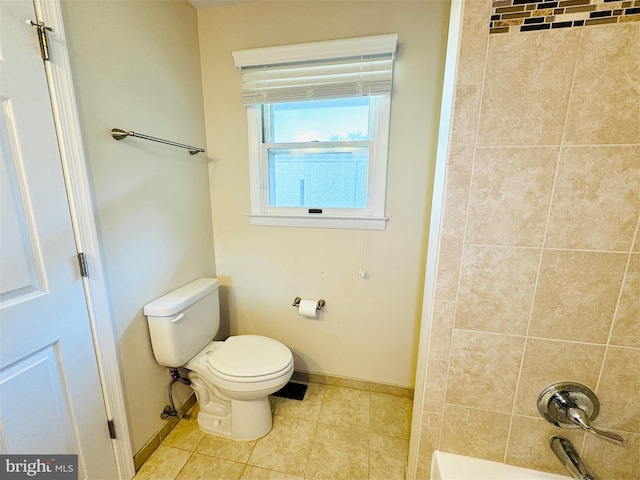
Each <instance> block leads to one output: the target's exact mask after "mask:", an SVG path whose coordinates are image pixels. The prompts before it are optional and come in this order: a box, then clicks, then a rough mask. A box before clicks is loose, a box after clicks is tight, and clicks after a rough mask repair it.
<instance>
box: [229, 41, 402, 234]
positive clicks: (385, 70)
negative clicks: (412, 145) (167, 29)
mask: <svg viewBox="0 0 640 480" xmlns="http://www.w3.org/2000/svg"><path fill="white" fill-rule="evenodd" d="M396 40H397V36H396V35H395V34H394V35H382V36H376V37H361V38H359V39H348V40H335V41H330V42H318V43H314V44H303V45H290V46H285V47H268V48H265V49H255V50H245V51H241V52H234V59H235V61H236V65H237V66H238V67H240V68H241V70H242V73H243V101H244V103H245V104H246V106H247V119H248V130H249V157H250V158H249V161H250V173H251V213H250V217H251V223H252V224H254V225H282V226H311V227H327V228H357V229H362V228H368V229H378V230H382V229H384V228H385V224H386V217H385V212H384V204H385V191H386V170H387V145H388V136H389V112H390V93H391V72H392V66H393V52H394V51H395V45H396ZM381 49H382V50H387V51H386V52H382V53H381V52H380V51H379V50H381ZM345 52H347V53H345ZM367 52H368V53H367ZM335 55H348V57H339V58H333V56H335ZM283 58H285V59H286V61H285V62H284V63H283Z"/></svg>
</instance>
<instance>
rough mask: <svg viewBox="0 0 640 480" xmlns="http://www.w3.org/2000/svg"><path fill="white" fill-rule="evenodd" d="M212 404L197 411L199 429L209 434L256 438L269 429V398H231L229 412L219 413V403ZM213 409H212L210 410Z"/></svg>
mask: <svg viewBox="0 0 640 480" xmlns="http://www.w3.org/2000/svg"><path fill="white" fill-rule="evenodd" d="M211 406H212V405H209V406H207V407H205V409H202V406H201V407H200V412H199V413H198V426H199V427H200V430H202V431H203V432H205V433H209V434H211V435H218V436H221V437H226V438H230V439H232V440H257V439H258V438H260V437H264V436H265V435H266V434H267V433H269V432H270V431H271V427H272V426H273V417H272V415H271V406H270V405H269V398H268V397H264V398H259V399H257V400H231V412H230V413H229V414H228V415H224V416H220V415H219V412H220V410H219V408H217V407H219V405H214V407H215V408H213V409H212V408H210V407H211ZM212 410H213V411H212Z"/></svg>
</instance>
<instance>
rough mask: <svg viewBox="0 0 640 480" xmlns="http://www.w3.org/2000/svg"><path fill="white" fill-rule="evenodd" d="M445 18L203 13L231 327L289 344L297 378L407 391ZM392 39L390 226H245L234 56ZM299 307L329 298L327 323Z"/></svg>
mask: <svg viewBox="0 0 640 480" xmlns="http://www.w3.org/2000/svg"><path fill="white" fill-rule="evenodd" d="M447 19H448V2H447V1H444V0H443V1H370V2H367V1H362V2H345V1H333V2H332V1H308V2H291V1H284V2H280V1H273V2H271V1H270V2H255V3H248V4H241V5H232V6H224V7H216V8H211V9H206V10H200V11H198V25H199V32H200V50H201V60H202V71H203V85H204V99H205V116H206V129H207V144H208V148H209V151H210V153H211V155H212V156H213V157H214V162H213V164H212V166H211V197H212V205H213V223H214V232H215V239H216V262H217V270H218V275H219V278H220V281H221V284H222V285H223V289H222V292H223V299H222V310H223V317H224V318H223V320H224V321H225V322H229V323H230V327H231V331H232V333H242V334H246V333H257V334H264V335H269V336H271V337H273V338H276V339H278V340H280V341H282V342H283V343H285V344H286V345H288V346H289V347H290V348H291V349H292V351H293V352H294V355H295V362H296V369H297V370H302V371H308V372H315V373H323V374H329V375H336V376H343V377H349V378H355V379H360V380H367V381H374V382H379V383H386V384H392V385H399V386H405V387H406V386H410V387H412V386H413V382H414V375H415V362H416V346H417V345H416V344H417V332H418V328H419V316H420V311H421V296H422V280H423V277H424V260H425V259H424V255H425V251H426V232H427V228H428V225H427V222H428V212H429V208H430V201H431V200H430V199H431V185H432V171H433V166H434V156H435V145H436V134H437V119H438V112H439V104H440V96H441V88H442V74H443V61H444V49H445V42H446V30H447V27H446V25H447ZM393 32H395V33H397V34H398V36H399V40H398V42H399V47H398V55H397V59H396V62H395V72H394V93H393V100H392V113H391V135H390V152H389V167H388V183H387V185H388V187H387V189H388V190H387V215H388V217H389V222H388V225H387V229H386V230H385V231H366V232H361V231H359V230H333V229H317V228H276V227H260V226H251V225H250V224H249V218H248V216H247V214H248V213H249V211H250V208H249V205H250V203H249V163H248V158H247V131H246V113H245V108H244V107H243V106H242V104H241V100H240V98H241V97H240V92H241V74H240V72H239V71H238V70H237V69H236V68H235V67H234V64H233V58H232V56H231V52H232V51H233V50H240V49H246V48H254V47H263V46H271V45H280V44H288V43H302V42H310V41H320V40H328V39H336V38H345V37H354V36H364V35H375V34H383V33H393ZM359 268H363V269H364V270H366V272H367V274H368V278H366V279H362V278H360V276H359V275H358V269H359ZM296 296H300V297H303V298H323V299H324V300H325V301H326V307H325V311H324V313H322V315H321V318H320V320H318V321H314V320H308V319H303V318H302V317H299V316H298V315H297V311H296V309H294V308H293V307H292V306H291V303H292V302H293V299H294V298H295V297H296Z"/></svg>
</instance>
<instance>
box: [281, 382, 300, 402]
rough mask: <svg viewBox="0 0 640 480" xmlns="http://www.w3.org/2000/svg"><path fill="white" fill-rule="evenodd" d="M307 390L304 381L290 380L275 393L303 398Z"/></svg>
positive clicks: (295, 398)
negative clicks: (295, 381)
mask: <svg viewBox="0 0 640 480" xmlns="http://www.w3.org/2000/svg"><path fill="white" fill-rule="evenodd" d="M306 392H307V386H306V385H304V384H302V383H294V382H289V383H287V384H286V385H285V386H284V387H282V388H281V389H280V390H278V391H277V392H276V393H274V394H273V395H274V396H276V397H282V398H290V399H292V400H302V399H303V398H304V394H305V393H306Z"/></svg>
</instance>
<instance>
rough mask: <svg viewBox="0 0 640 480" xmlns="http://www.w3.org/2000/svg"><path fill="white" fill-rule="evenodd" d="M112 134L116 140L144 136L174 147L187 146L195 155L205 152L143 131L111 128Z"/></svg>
mask: <svg viewBox="0 0 640 480" xmlns="http://www.w3.org/2000/svg"><path fill="white" fill-rule="evenodd" d="M111 136H112V137H113V138H114V139H116V140H122V139H123V138H127V137H129V136H131V137H138V138H142V139H144V140H151V141H152V142H158V143H165V144H167V145H173V146H174V147H180V148H185V149H187V150H189V153H190V154H191V155H195V154H196V153H203V152H204V148H198V147H192V146H191V145H185V144H183V143H177V142H172V141H170V140H163V139H162V138H156V137H151V136H149V135H144V134H142V133H136V132H131V131H129V132H127V131H125V130H120V129H119V128H113V129H111Z"/></svg>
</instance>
